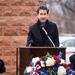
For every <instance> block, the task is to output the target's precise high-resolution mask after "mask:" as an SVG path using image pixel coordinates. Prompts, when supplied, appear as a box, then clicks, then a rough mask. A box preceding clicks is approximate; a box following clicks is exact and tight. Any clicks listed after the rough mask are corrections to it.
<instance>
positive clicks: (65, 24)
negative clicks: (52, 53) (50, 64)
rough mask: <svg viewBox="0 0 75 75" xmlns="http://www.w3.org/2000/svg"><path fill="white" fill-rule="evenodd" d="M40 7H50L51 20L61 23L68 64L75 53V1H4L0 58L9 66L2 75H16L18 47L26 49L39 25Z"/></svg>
mask: <svg viewBox="0 0 75 75" xmlns="http://www.w3.org/2000/svg"><path fill="white" fill-rule="evenodd" d="M40 5H46V6H47V7H48V9H49V10H50V12H49V20H50V21H53V22H55V23H56V24H57V27H58V30H59V36H60V37H59V38H60V46H62V47H66V62H67V63H69V56H70V55H72V54H74V53H75V48H74V47H75V0H0V59H2V60H3V61H4V63H5V67H6V72H5V73H4V74H2V75H16V67H17V66H16V62H17V58H16V55H17V51H16V48H18V47H19V46H26V41H27V35H28V30H29V26H30V25H32V24H33V23H35V22H36V20H37V17H36V16H37V14H36V10H37V8H38V6H40ZM69 43H70V44H69Z"/></svg>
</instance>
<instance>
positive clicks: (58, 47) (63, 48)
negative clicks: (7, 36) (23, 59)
mask: <svg viewBox="0 0 75 75" xmlns="http://www.w3.org/2000/svg"><path fill="white" fill-rule="evenodd" d="M19 48H35V49H36V48H38V49H39V48H46V49H47V48H51V49H61V48H62V49H66V47H25V46H19Z"/></svg>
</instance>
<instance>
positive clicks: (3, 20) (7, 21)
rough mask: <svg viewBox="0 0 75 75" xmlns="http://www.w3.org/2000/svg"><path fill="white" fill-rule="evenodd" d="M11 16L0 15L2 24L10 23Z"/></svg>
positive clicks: (0, 23)
mask: <svg viewBox="0 0 75 75" xmlns="http://www.w3.org/2000/svg"><path fill="white" fill-rule="evenodd" d="M10 22H11V17H5V16H0V26H8V25H10Z"/></svg>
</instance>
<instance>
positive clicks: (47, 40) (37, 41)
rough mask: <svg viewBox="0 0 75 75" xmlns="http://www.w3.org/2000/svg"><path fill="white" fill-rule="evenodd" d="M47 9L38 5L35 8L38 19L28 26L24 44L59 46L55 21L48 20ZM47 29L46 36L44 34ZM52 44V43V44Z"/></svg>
mask: <svg viewBox="0 0 75 75" xmlns="http://www.w3.org/2000/svg"><path fill="white" fill-rule="evenodd" d="M48 14H49V10H48V9H47V7H45V6H40V7H39V8H38V9H37V15H38V21H37V22H36V23H35V24H34V25H32V26H30V28H29V33H28V39H27V44H26V46H29V45H30V44H31V45H32V46H35V47H39V46H41V47H44V46H45V47H46V46H49V47H53V46H57V47H58V46H59V34H58V29H57V26H56V24H55V23H53V22H49V20H48ZM42 27H43V28H44V29H45V30H46V31H47V33H48V36H49V37H48V36H47V35H46V34H45V31H44V30H43V29H42ZM53 44H54V45H53Z"/></svg>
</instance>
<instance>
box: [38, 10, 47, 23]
mask: <svg viewBox="0 0 75 75" xmlns="http://www.w3.org/2000/svg"><path fill="white" fill-rule="evenodd" d="M38 19H39V20H40V22H41V23H45V22H46V20H47V19H48V14H47V11H46V10H43V9H40V10H39V14H38Z"/></svg>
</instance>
